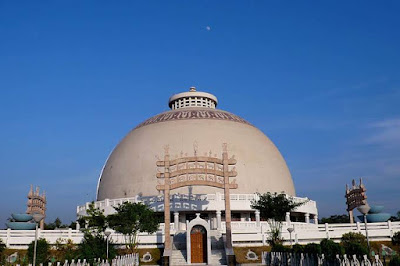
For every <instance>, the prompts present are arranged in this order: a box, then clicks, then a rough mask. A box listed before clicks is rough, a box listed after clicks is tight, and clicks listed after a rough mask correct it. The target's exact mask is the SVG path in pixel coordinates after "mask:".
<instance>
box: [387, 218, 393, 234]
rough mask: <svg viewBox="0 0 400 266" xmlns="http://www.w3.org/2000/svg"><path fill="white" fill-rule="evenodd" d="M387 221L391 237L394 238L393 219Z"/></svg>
mask: <svg viewBox="0 0 400 266" xmlns="http://www.w3.org/2000/svg"><path fill="white" fill-rule="evenodd" d="M387 223H388V229H389V235H390V238H392V237H393V230H392V221H390V220H389V221H387Z"/></svg>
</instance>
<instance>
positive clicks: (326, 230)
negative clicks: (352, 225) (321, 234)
mask: <svg viewBox="0 0 400 266" xmlns="http://www.w3.org/2000/svg"><path fill="white" fill-rule="evenodd" d="M325 234H326V238H327V239H330V237H329V225H328V223H325Z"/></svg>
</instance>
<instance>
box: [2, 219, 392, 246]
mask: <svg viewBox="0 0 400 266" xmlns="http://www.w3.org/2000/svg"><path fill="white" fill-rule="evenodd" d="M164 227H165V226H164V224H163V223H162V224H160V227H159V230H158V231H157V232H156V233H154V234H145V233H143V234H139V246H141V247H157V246H158V247H160V246H162V244H163V243H164V239H165V237H164ZM221 227H222V229H221V233H224V231H225V222H222V223H221ZM288 227H293V228H294V231H293V232H292V235H291V238H292V240H293V243H300V244H307V243H317V242H320V241H321V240H322V239H325V238H329V239H331V240H334V241H336V242H338V241H340V239H341V237H342V235H343V234H344V233H348V232H359V233H362V234H364V235H365V227H364V224H362V223H355V224H319V225H317V224H306V223H295V222H291V223H286V222H283V223H282V238H283V239H284V241H285V242H286V243H287V244H288V243H289V242H290V234H289V232H288V231H287V228H288ZM170 228H171V234H175V232H176V230H175V227H174V223H171V224H170ZM269 230H270V228H269V225H268V223H267V222H260V223H259V224H257V222H232V240H233V243H234V245H237V246H240V245H248V244H249V243H251V244H252V245H266V243H267V239H268V237H269ZM395 232H400V222H390V221H389V222H384V223H369V224H368V235H369V237H370V240H371V241H389V240H390V239H391V237H392V236H393V234H394V233H395ZM38 237H39V238H45V239H46V240H47V241H48V242H49V243H50V244H55V243H56V241H57V240H58V239H64V240H65V239H71V240H72V242H73V243H75V244H78V243H80V242H81V241H82V238H83V233H82V232H81V231H79V230H73V229H63V230H38ZM34 238H35V231H34V230H11V229H7V230H0V239H2V241H3V243H5V244H6V245H7V246H8V247H14V248H27V247H28V245H29V243H31V242H32V241H33V240H34ZM111 240H112V242H113V243H116V244H124V243H125V238H124V236H123V235H121V234H116V233H113V234H111Z"/></svg>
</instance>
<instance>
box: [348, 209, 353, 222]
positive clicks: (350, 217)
mask: <svg viewBox="0 0 400 266" xmlns="http://www.w3.org/2000/svg"><path fill="white" fill-rule="evenodd" d="M349 219H350V223H351V224H353V223H354V216H353V210H351V211H349Z"/></svg>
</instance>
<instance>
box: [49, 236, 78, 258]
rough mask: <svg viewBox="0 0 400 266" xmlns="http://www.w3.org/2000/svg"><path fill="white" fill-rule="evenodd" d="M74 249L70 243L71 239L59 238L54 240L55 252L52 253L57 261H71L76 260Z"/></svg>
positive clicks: (75, 247)
mask: <svg viewBox="0 0 400 266" xmlns="http://www.w3.org/2000/svg"><path fill="white" fill-rule="evenodd" d="M76 249H77V246H76V245H75V244H74V243H73V242H72V240H71V239H62V238H59V239H57V240H56V243H55V251H54V252H53V253H54V255H55V259H56V260H57V261H61V262H64V261H65V260H68V261H71V260H73V259H76V258H77V252H76Z"/></svg>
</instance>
